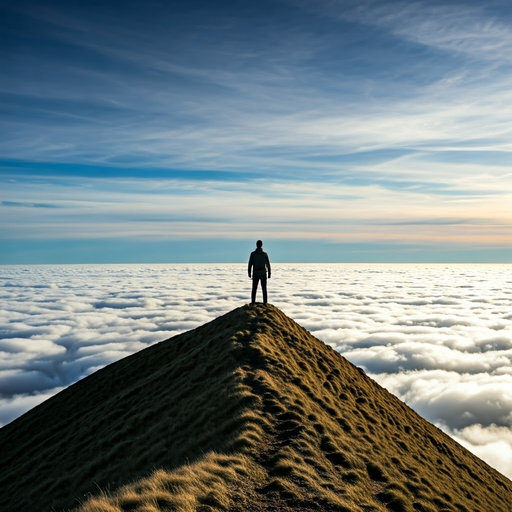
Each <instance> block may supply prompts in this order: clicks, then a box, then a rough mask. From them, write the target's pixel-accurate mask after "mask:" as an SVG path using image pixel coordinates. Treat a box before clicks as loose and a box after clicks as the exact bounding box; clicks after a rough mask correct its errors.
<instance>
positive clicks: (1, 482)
mask: <svg viewBox="0 0 512 512" xmlns="http://www.w3.org/2000/svg"><path fill="white" fill-rule="evenodd" d="M0 444H1V445H2V447H3V446H8V447H9V448H8V450H7V453H6V454H2V456H1V458H0V468H3V469H0V486H1V489H2V493H1V495H2V498H1V499H0V509H1V510H6V511H10V510H49V509H50V508H51V507H52V506H53V507H55V509H63V508H66V507H68V508H69V507H72V506H73V503H75V505H76V503H77V502H76V498H77V497H79V498H80V499H81V500H82V504H81V505H79V506H78V509H79V511H80V512H100V511H101V512H114V511H115V512H124V511H131V510H133V511H138V512H141V511H146V512H149V511H151V512H155V511H164V510H169V511H170V510H172V511H183V512H189V511H200V512H206V511H232V512H241V511H258V510H262V511H269V512H271V511H277V510H282V511H287V510H303V511H307V510H310V511H313V510H326V511H329V510H332V511H339V512H343V511H354V512H371V511H374V512H379V511H381V512H388V511H391V512H401V511H405V512H409V511H410V512H413V511H418V512H422V511H426V512H433V511H437V512H439V511H453V512H465V511H466V512H477V511H480V512H491V511H492V512H501V511H503V512H510V503H512V483H511V482H510V481H509V480H508V479H506V478H505V477H504V476H502V475H501V474H499V473H498V472H496V471H495V470H493V469H492V468H490V467H489V466H487V465H486V464H485V463H484V462H482V461H481V460H480V459H478V458H477V457H475V456H474V455H472V454H471V453H470V452H468V451H467V450H465V449H464V448H462V447H461V446H460V445H458V444H457V443H456V442H455V441H453V440H452V439H451V438H449V437H448V436H446V435H445V434H443V433H442V432H441V431H440V430H438V429H437V428H436V427H434V426H433V425H431V424H430V423H428V422H426V421H425V420H423V419H422V418H421V417H419V416H418V415H417V414H416V413H414V412H413V411H412V410H411V409H409V408H408V407H407V406H406V405H404V404H403V403H402V402H401V401H400V400H398V399H397V398H396V397H394V396H393V395H391V394H390V393H388V392H387V391H386V390H384V389H383V388H381V387H380V386H379V385H378V384H376V383H375V382H374V381H372V380H371V379H369V378H368V377H367V376H366V375H364V373H363V372H362V371H361V370H359V369H357V368H356V367H355V366H353V365H351V364H350V363H348V362H347V361H346V360H345V359H344V358H343V357H341V356H340V354H338V353H337V352H335V351H334V350H332V349H331V348H330V347H328V346H326V345H324V344H323V343H321V342H320V341H318V340H316V339H315V338H314V337H313V336H311V334H310V333H308V332H307V331H306V330H305V329H303V328H302V327H300V326H299V325H298V324H296V323H295V322H293V321H292V320H290V319H289V318H288V317H286V316H285V315H284V314H283V313H282V312H281V311H279V310H278V309H277V308H275V307H272V306H263V305H257V306H245V307H243V308H238V309H236V310H234V311H233V312H231V313H229V314H227V315H225V316H223V317H220V318H219V319H217V320H215V321H214V322H210V323H209V324H206V325H205V326H202V327H200V328H198V329H195V330H194V331H190V332H188V333H185V334H183V335H180V336H177V337H175V338H172V339H170V340H168V341H165V342H162V343H160V344H158V345H156V346H154V347H151V348H149V349H146V350H144V351H142V352H140V353H138V354H135V355H133V356H131V357H129V358H126V359H124V360H122V361H119V362H118V363H115V364H113V365H111V366H109V367H107V368H105V369H104V370H101V371H100V372H97V373H96V374H94V375H92V376H91V377H88V378H87V379H84V380H83V381H81V382H80V383H78V384H76V385H74V386H71V387H70V388H69V389H68V390H65V391H64V392H62V393H60V394H59V395H57V396H56V397H54V398H53V399H51V400H49V401H48V402H46V403H45V404H43V405H42V406H40V407H38V408H36V409H35V410H33V411H31V412H30V413H28V414H27V415H25V416H23V417H22V418H20V419H19V420H17V421H15V422H13V424H11V425H8V426H7V427H4V428H3V429H1V430H0ZM6 464H7V465H6ZM98 489H102V491H101V492H100V491H98ZM4 490H5V491H7V492H5V491H4Z"/></svg>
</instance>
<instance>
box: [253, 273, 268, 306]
mask: <svg viewBox="0 0 512 512" xmlns="http://www.w3.org/2000/svg"><path fill="white" fill-rule="evenodd" d="M259 281H261V291H262V292H263V304H266V303H267V276H254V275H253V276H252V295H251V302H252V303H253V304H254V303H255V302H256V290H257V289H258V282H259Z"/></svg>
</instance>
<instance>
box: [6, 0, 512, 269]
mask: <svg viewBox="0 0 512 512" xmlns="http://www.w3.org/2000/svg"><path fill="white" fill-rule="evenodd" d="M511 20H512V5H510V4H509V3H508V2H505V1H499V2H496V1H494V2H493V1H490V2H485V3H483V2H452V3H446V2H435V1H429V2H406V1H366V0H363V1H350V0H348V1H347V0H344V1H331V0H316V1H308V0H286V1H272V2H265V1H263V2H248V1H247V2H246V1H232V2H194V1H187V2H158V1H153V2H151V1H148V2H138V1H130V2H112V1H110V2H109V1H106V2H90V1H88V2H80V1H67V2H58V1H44V2H40V1H39V2H36V1H17V2H10V1H2V2H1V3H0V34H1V35H0V59H1V60H0V64H1V69H2V79H1V80H0V112H1V114H0V130H1V133H2V134H3V136H2V137H1V139H0V239H1V240H2V244H1V246H0V263H21V264H28V263H95V262H130V263H132V262H222V261H225V262H234V261H245V260H246V259H247V254H248V252H249V251H250V250H252V248H253V245H254V241H255V240H256V239H257V238H262V239H263V240H264V242H265V247H266V248H267V250H268V251H269V252H270V254H271V256H273V259H275V260H276V261H288V262H301V261H309V262H329V261H339V262H346V261H355V262H357V261H362V262H371V261H374V262H380V261H382V262H393V261H396V262H422V261H425V262H512V250H511V249H512V206H511V205H512V165H511V164H512V156H511V155H512V153H511V152H512V119H511V117H510V108H509V105H510V104H512V87H511V85H512V66H511V65H512V57H511V56H512V28H511V27H512V24H511V23H510V21H511Z"/></svg>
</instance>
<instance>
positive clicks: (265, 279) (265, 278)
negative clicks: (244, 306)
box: [261, 276, 267, 304]
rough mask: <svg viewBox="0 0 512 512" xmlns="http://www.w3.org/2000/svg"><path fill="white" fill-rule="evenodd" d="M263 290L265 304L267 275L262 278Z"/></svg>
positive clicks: (264, 302)
mask: <svg viewBox="0 0 512 512" xmlns="http://www.w3.org/2000/svg"><path fill="white" fill-rule="evenodd" d="M261 290H262V292H263V304H266V303H267V277H266V276H265V277H262V278H261Z"/></svg>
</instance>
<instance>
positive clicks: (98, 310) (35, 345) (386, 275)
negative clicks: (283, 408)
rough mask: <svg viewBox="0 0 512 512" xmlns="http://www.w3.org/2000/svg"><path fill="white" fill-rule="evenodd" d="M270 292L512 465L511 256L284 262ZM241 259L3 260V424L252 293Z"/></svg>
mask: <svg viewBox="0 0 512 512" xmlns="http://www.w3.org/2000/svg"><path fill="white" fill-rule="evenodd" d="M269 288H270V301H271V302H272V303H273V304H275V305H276V306H278V307H279V308H281V309H282V310H283V311H284V312H285V313H286V314H288V315H289V316H291V317H292V318H294V319H295V320H296V321H297V322H299V323H300V324H301V325H303V326H304V327H306V328H307V329H309V330H310V331H311V332H312V333H313V334H314V335H315V336H317V337H318V338H320V339H321V340H323V341H325V342H326V343H327V344H329V345H331V346H332V347H334V348H335V349H336V350H338V351H339V352H341V353H342V354H343V355H344V356H345V357H347V358H348V359H349V360H350V361H352V362H353V363H355V364H357V365H359V366H362V367H363V368H364V369H365V370H366V371H367V372H368V373H369V374H370V375H371V376H372V377H373V378H375V379H376V380H377V381H378V382H380V383H381V384H382V385H384V386H385V387H386V388H388V389H389V390H390V391H391V392H393V393H394V394H396V395H397V396H399V397H400V398H401V399H403V400H404V401H405V402H406V403H408V404H409V405H410V406H411V407H412V408H413V409H415V410H416V411H418V412H419V413H420V414H421V415H422V416H423V417H425V418H426V419H428V420H429V421H431V422H433V423H435V424H437V425H438V426H440V427H441V428H443V429H444V430H445V431H446V432H447V433H449V434H450V435H452V436H453V437H454V438H455V439H457V440H458V441H459V442H461V443H462V444H463V445H464V446H466V447H467V448H469V449H470V450H472V451H473V452H474V453H476V454H477V455H478V456H480V457H481V458H483V459H484V460H486V461H487V462H488V463H489V464H491V465H493V466H494V467H496V468H497V469H498V470H500V471H501V472H503V473H504V474H505V475H507V476H509V477H512V466H511V462H510V461H511V460H512V457H511V456H510V455H512V392H511V389H512V370H511V368H512V366H511V361H512V313H511V312H510V302H511V300H512V279H511V278H510V268H509V266H500V265H494V266H483V265H460V266H456V265H448V266H447V265H431V266H426V265H292V264H287V265H276V267H275V270H274V273H273V277H272V280H271V281H270V282H269ZM249 292H250V281H249V280H248V279H247V278H246V269H245V265H238V264H233V265H228V264H226V265H199V264H196V265H121V266H120V265H111V266H54V267H52V266H41V267H27V268H23V267H19V266H18V267H0V299H1V301H2V304H3V308H2V310H1V311H0V424H5V423H7V422H9V421H12V420H13V419H14V418H16V417H17V416H19V415H20V414H22V413H23V412H25V411H26V410H28V409H30V408H32V407H34V406H35V405H37V404H38V403H40V402H41V401H43V400H45V399H46V398H48V397H50V396H51V395H53V394H55V393H56V392H58V391H60V390H61V389H63V388H64V387H66V386H68V385H70V384H72V383H73V382H76V381H77V380H79V379H81V378H83V377H84V376H86V375H89V374H90V373H92V372H94V371H95V370H97V369H99V368H101V367H103V366H105V365H106V364H109V363H111V362H113V361H116V360H118V359H120V358H122V357H124V356H126V355H129V354H132V353H133V352H135V351H137V350H140V349H142V348H145V347H147V346H149V345H151V344H152V343H155V342H157V341H161V340H163V339H166V338H168V337H170V336H173V335H175V334H178V333H180V332H183V331H187V330H190V329H192V328H194V327H197V326H199V325H201V324H203V323H205V322H207V321H209V320H212V319H214V318H216V317H217V316H219V315H221V314H223V313H226V312H228V311H230V310H232V309H234V308H235V307H238V306H240V305H242V304H244V303H246V302H248V300H249Z"/></svg>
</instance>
